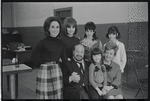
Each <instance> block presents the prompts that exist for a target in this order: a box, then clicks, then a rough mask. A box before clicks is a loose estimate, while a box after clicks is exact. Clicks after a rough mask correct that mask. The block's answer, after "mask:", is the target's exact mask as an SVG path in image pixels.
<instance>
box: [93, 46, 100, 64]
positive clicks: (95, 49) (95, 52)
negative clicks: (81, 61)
mask: <svg viewBox="0 0 150 101" xmlns="http://www.w3.org/2000/svg"><path fill="white" fill-rule="evenodd" d="M98 54H101V57H102V51H101V50H100V49H99V48H94V49H93V50H92V51H91V62H92V63H93V64H95V61H94V59H93V55H98ZM101 64H102V61H101Z"/></svg>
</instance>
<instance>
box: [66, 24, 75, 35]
mask: <svg viewBox="0 0 150 101" xmlns="http://www.w3.org/2000/svg"><path fill="white" fill-rule="evenodd" d="M67 33H68V36H70V37H72V36H73V34H74V33H75V27H74V26H73V25H71V26H68V27H67Z"/></svg>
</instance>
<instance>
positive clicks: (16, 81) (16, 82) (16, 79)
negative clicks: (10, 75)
mask: <svg viewBox="0 0 150 101" xmlns="http://www.w3.org/2000/svg"><path fill="white" fill-rule="evenodd" d="M15 76H16V78H15V84H16V91H15V92H16V98H18V74H16V75H15Z"/></svg>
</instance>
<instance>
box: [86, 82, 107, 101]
mask: <svg viewBox="0 0 150 101" xmlns="http://www.w3.org/2000/svg"><path fill="white" fill-rule="evenodd" d="M100 90H102V88H100ZM89 93H90V95H91V99H104V98H103V96H99V94H98V92H97V91H96V89H95V88H94V87H93V86H92V85H89Z"/></svg>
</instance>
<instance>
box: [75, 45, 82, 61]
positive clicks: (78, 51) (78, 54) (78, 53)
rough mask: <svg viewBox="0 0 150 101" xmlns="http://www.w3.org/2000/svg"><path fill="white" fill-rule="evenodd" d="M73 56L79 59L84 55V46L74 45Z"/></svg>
mask: <svg viewBox="0 0 150 101" xmlns="http://www.w3.org/2000/svg"><path fill="white" fill-rule="evenodd" d="M73 56H74V58H75V59H76V60H77V61H81V60H82V59H83V57H84V47H83V46H81V45H77V46H75V50H74V51H73Z"/></svg>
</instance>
